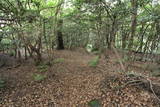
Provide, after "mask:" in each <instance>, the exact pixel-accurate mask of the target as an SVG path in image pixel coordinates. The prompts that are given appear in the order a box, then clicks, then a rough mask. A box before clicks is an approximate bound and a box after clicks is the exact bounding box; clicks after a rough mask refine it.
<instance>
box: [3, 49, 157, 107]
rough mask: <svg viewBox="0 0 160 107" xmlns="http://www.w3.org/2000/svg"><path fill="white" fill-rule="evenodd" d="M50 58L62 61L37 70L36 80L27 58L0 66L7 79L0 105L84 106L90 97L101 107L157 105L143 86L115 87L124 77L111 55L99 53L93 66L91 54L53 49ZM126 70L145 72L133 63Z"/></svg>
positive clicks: (16, 106) (26, 106) (27, 106)
mask: <svg viewBox="0 0 160 107" xmlns="http://www.w3.org/2000/svg"><path fill="white" fill-rule="evenodd" d="M54 57H55V58H63V59H64V61H63V62H60V63H56V64H54V65H53V66H51V67H49V68H48V71H47V72H45V73H41V74H43V75H46V78H45V79H44V80H42V81H40V82H37V81H34V79H33V74H34V73H39V72H38V71H37V68H36V66H35V65H34V64H33V63H32V62H30V61H28V63H27V62H26V63H24V64H22V65H21V66H20V67H18V68H12V69H6V68H3V69H0V72H1V73H2V77H3V78H5V80H6V81H7V85H6V87H5V88H4V89H1V90H0V98H1V99H0V101H1V102H0V107H88V102H89V101H91V100H94V99H97V100H99V101H100V102H101V104H102V107H159V105H158V101H157V100H156V98H155V96H154V95H153V94H152V93H150V92H148V91H145V90H144V89H140V88H137V87H135V86H126V87H124V88H122V89H121V88H118V87H120V86H122V85H124V84H125V83H126V82H127V81H128V77H126V75H124V74H122V73H121V72H120V71H121V67H120V66H119V63H117V62H116V61H115V59H116V57H115V56H114V55H113V56H112V57H110V58H109V59H107V60H104V57H103V56H102V57H101V59H100V61H99V64H98V65H97V67H90V66H89V65H88V62H89V61H90V60H92V59H94V58H95V55H90V54H88V53H85V52H79V51H68V50H64V51H55V52H54ZM112 59H113V60H112ZM128 71H132V72H136V73H139V74H143V75H146V76H147V75H149V74H148V73H146V72H141V71H142V68H140V67H135V66H134V67H133V66H132V67H129V69H128ZM158 79H159V78H156V81H159V80H158Z"/></svg>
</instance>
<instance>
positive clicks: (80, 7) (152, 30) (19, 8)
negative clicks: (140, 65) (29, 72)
mask: <svg viewBox="0 0 160 107" xmlns="http://www.w3.org/2000/svg"><path fill="white" fill-rule="evenodd" d="M159 12H160V2H159V1H158V0H138V1H137V0H1V1H0V49H1V50H3V51H6V50H9V51H10V52H12V53H13V54H14V55H15V56H19V57H20V56H21V55H20V53H21V52H20V51H21V50H23V49H25V53H29V54H30V56H32V54H33V53H36V55H37V58H38V59H41V52H42V51H43V50H47V52H48V53H49V52H51V50H52V49H54V48H55V47H57V49H64V48H76V47H83V48H86V47H90V48H91V47H92V48H93V50H94V49H97V50H99V51H103V50H104V49H106V48H108V49H111V48H112V47H115V48H119V49H123V50H132V51H136V52H143V53H156V54H158V53H160V49H159V47H160V43H159V41H160V30H159V29H160V14H159ZM18 54H19V55H18Z"/></svg>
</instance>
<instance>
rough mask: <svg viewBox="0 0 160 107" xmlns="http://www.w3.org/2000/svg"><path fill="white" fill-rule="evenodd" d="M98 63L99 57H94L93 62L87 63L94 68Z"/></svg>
mask: <svg viewBox="0 0 160 107" xmlns="http://www.w3.org/2000/svg"><path fill="white" fill-rule="evenodd" d="M98 63H99V56H96V57H95V58H94V59H93V60H91V61H89V66H90V67H96V66H97V65H98Z"/></svg>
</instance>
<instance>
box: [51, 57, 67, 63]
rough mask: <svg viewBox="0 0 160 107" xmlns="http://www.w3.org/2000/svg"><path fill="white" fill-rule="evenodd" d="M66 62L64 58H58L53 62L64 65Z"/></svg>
mask: <svg viewBox="0 0 160 107" xmlns="http://www.w3.org/2000/svg"><path fill="white" fill-rule="evenodd" d="M64 61H65V60H64V58H57V59H55V60H54V61H53V63H63V62H64Z"/></svg>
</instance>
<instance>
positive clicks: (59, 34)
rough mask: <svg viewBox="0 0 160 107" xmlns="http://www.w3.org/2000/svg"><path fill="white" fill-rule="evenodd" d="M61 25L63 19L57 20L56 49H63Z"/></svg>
mask: <svg viewBox="0 0 160 107" xmlns="http://www.w3.org/2000/svg"><path fill="white" fill-rule="evenodd" d="M62 26H63V20H59V21H58V25H57V27H58V30H57V49H58V50H63V49H64V44H63V34H62Z"/></svg>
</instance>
